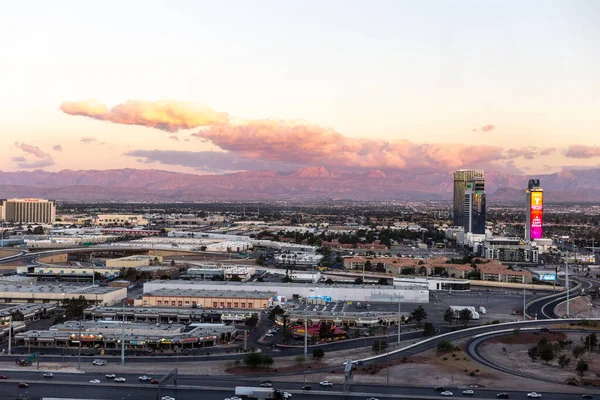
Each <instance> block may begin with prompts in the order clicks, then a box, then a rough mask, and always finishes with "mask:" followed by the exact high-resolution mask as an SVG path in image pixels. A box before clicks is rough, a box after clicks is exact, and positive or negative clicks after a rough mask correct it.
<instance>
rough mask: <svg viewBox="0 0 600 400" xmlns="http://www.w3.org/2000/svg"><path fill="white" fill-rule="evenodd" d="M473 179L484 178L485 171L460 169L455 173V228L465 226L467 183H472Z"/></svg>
mask: <svg viewBox="0 0 600 400" xmlns="http://www.w3.org/2000/svg"><path fill="white" fill-rule="evenodd" d="M473 178H483V170H482V169H459V170H456V171H454V207H453V220H454V223H453V225H454V226H464V225H465V222H464V215H465V191H466V189H467V182H471V181H472V180H473Z"/></svg>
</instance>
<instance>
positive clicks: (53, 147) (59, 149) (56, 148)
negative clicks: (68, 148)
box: [52, 144, 63, 151]
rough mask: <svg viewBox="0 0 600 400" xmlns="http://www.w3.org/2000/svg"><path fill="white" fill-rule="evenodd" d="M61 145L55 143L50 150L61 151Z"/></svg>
mask: <svg viewBox="0 0 600 400" xmlns="http://www.w3.org/2000/svg"><path fill="white" fill-rule="evenodd" d="M62 149H63V148H62V146H61V145H60V144H55V145H54V146H52V150H54V151H62Z"/></svg>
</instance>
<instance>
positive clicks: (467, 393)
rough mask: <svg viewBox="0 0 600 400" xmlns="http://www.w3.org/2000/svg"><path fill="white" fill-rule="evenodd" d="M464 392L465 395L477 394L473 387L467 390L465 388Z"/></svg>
mask: <svg viewBox="0 0 600 400" xmlns="http://www.w3.org/2000/svg"><path fill="white" fill-rule="evenodd" d="M463 394H464V395H465V396H473V395H474V394H475V392H474V391H472V390H471V389H467V390H463Z"/></svg>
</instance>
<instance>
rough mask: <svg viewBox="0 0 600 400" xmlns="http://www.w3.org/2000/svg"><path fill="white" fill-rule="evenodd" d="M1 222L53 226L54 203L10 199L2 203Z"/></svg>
mask: <svg viewBox="0 0 600 400" xmlns="http://www.w3.org/2000/svg"><path fill="white" fill-rule="evenodd" d="M0 202H1V203H0V220H2V221H4V222H9V223H16V224H19V223H21V224H53V223H54V220H55V219H56V206H55V205H54V201H51V200H45V199H8V200H1V201H0Z"/></svg>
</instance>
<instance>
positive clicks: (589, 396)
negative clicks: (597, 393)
mask: <svg viewBox="0 0 600 400" xmlns="http://www.w3.org/2000/svg"><path fill="white" fill-rule="evenodd" d="M581 398H582V399H586V400H590V399H593V398H594V396H592V395H591V394H584V395H581Z"/></svg>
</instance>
